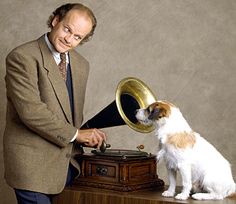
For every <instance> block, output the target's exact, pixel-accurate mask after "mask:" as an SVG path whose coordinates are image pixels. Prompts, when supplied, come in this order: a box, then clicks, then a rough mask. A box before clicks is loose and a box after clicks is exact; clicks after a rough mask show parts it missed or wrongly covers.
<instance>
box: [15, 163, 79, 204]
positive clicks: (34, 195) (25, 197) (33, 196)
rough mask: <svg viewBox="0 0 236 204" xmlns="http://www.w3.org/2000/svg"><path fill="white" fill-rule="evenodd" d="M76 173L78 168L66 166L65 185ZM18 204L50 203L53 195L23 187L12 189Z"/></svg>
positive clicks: (67, 184)
mask: <svg viewBox="0 0 236 204" xmlns="http://www.w3.org/2000/svg"><path fill="white" fill-rule="evenodd" d="M77 174H78V170H77V169H76V168H75V167H73V166H72V165H71V164H70V165H69V168H68V174H67V179H66V185H65V186H70V185H71V184H72V182H73V180H74V178H75V177H76V175H77ZM14 190H15V195H16V199H17V203H18V204H51V203H52V197H53V195H50V194H44V193H40V192H34V191H28V190H23V189H14Z"/></svg>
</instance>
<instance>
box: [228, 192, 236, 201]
mask: <svg viewBox="0 0 236 204" xmlns="http://www.w3.org/2000/svg"><path fill="white" fill-rule="evenodd" d="M227 198H229V199H235V200H236V193H232V194H230V195H229V196H227Z"/></svg>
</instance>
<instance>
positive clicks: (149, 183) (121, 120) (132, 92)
mask: <svg viewBox="0 0 236 204" xmlns="http://www.w3.org/2000/svg"><path fill="white" fill-rule="evenodd" d="M155 101H156V97H155V96H154V95H153V93H152V92H151V90H150V89H149V88H148V87H147V85H146V84H144V83H143V82H142V81H140V80H139V79H136V78H133V77H128V78H125V79H123V80H121V81H120V83H119V84H118V87H117V90H116V100H115V101H113V102H112V103H111V104H110V105H108V106H107V107H106V108H104V109H103V110H102V111H101V112H99V113H98V114H97V115H95V116H94V117H93V118H92V119H90V120H88V121H87V122H86V123H85V124H84V125H83V126H82V127H81V129H87V128H106V127H112V126H117V125H124V124H127V125H128V126H129V127H131V128H132V129H133V130H135V131H138V132H141V133H149V132H151V131H153V130H154V129H155V127H154V126H144V125H142V124H140V123H138V121H137V119H136V117H135V111H136V110H137V109H138V108H144V107H146V106H148V105H149V104H151V103H153V102H155ZM111 116H112V117H111ZM108 147H109V145H107V144H105V143H103V145H102V146H101V148H100V150H92V151H91V153H85V154H82V155H77V156H75V159H76V160H77V161H78V163H80V165H81V175H80V176H79V177H78V178H77V179H76V180H75V182H74V184H75V185H78V186H86V187H94V188H103V189H109V190H116V191H124V192H126V191H135V190H141V189H145V188H163V186H164V182H163V181H162V180H161V179H159V177H158V175H157V162H156V156H155V155H153V154H149V153H146V152H144V151H140V150H141V148H140V149H139V151H137V150H122V149H107V148H108Z"/></svg>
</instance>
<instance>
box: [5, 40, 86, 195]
mask: <svg viewBox="0 0 236 204" xmlns="http://www.w3.org/2000/svg"><path fill="white" fill-rule="evenodd" d="M69 56H70V65H71V72H72V82H73V95H74V125H73V122H72V114H71V110H70V102H69V96H68V92H67V88H66V85H65V82H64V81H63V79H62V77H61V74H60V72H59V70H58V67H57V65H56V63H55V60H54V58H53V56H52V54H51V52H50V50H49V49H48V47H47V45H46V43H45V40H44V36H42V37H40V38H39V39H38V40H35V41H32V42H29V43H26V44H24V45H22V46H19V47H17V48H16V49H14V50H13V51H12V52H11V53H10V54H9V55H8V56H7V59H6V87H7V99H8V103H7V117H6V128H5V132H4V138H3V143H4V166H5V179H6V181H7V183H8V184H9V185H10V186H11V187H13V188H19V189H26V190H30V191H37V192H42V193H46V194H56V193H59V192H61V191H62V190H63V187H64V185H65V182H66V176H67V170H68V164H69V161H70V159H71V155H72V154H73V151H74V150H73V144H72V143H71V142H70V141H71V139H72V138H73V136H74V135H75V133H76V127H77V128H79V127H80V125H81V123H82V118H83V117H82V112H83V105H84V98H85V89H86V83H87V78H88V72H89V64H88V62H87V61H86V60H85V59H84V58H83V57H82V56H81V55H79V54H78V53H77V52H76V51H71V52H69Z"/></svg>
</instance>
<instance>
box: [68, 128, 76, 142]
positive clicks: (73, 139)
mask: <svg viewBox="0 0 236 204" xmlns="http://www.w3.org/2000/svg"><path fill="white" fill-rule="evenodd" d="M77 135H78V130H76V133H75V135H74V137H73V138H72V140H71V141H70V142H74V141H75V139H76V137H77Z"/></svg>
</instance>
